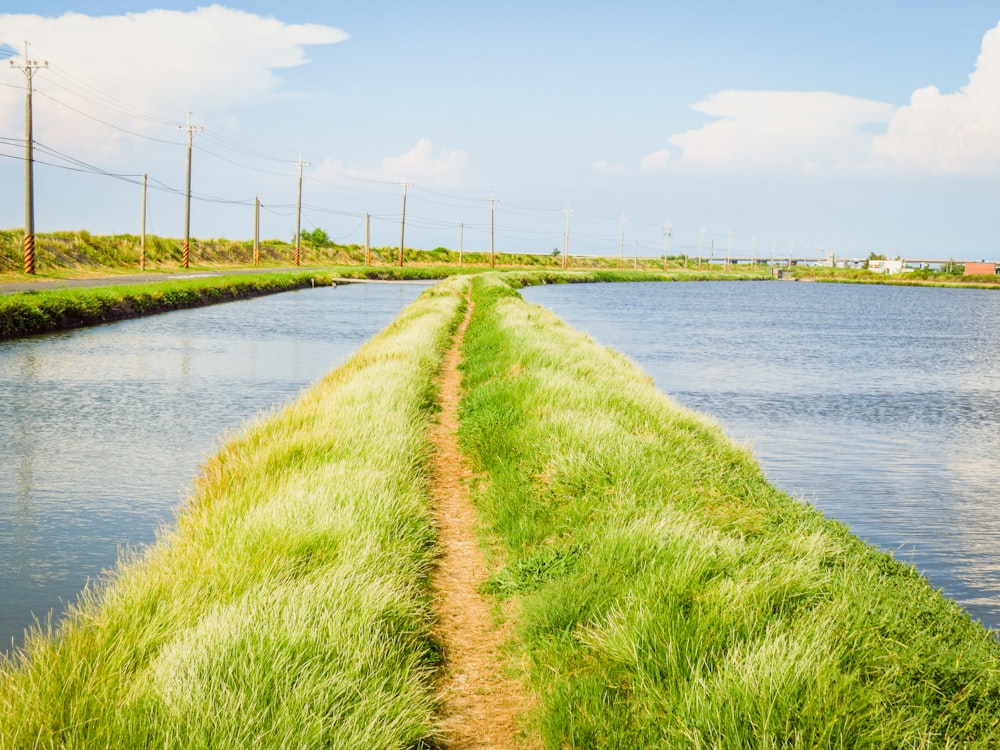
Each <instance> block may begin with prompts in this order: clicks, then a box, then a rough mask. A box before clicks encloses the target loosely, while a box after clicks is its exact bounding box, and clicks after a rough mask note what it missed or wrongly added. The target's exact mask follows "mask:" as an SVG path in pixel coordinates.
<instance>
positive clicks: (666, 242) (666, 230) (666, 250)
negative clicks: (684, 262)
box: [663, 224, 671, 271]
mask: <svg viewBox="0 0 1000 750" xmlns="http://www.w3.org/2000/svg"><path fill="white" fill-rule="evenodd" d="M670 234H671V232H670V225H669V224H666V225H665V226H664V227H663V270H664V271H666V270H667V257H668V256H669V255H670Z"/></svg>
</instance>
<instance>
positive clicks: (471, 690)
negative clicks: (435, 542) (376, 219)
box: [431, 300, 528, 750]
mask: <svg viewBox="0 0 1000 750" xmlns="http://www.w3.org/2000/svg"><path fill="white" fill-rule="evenodd" d="M471 315H472V302H471V300H470V301H469V308H468V311H467V312H466V316H465V320H463V321H462V324H461V326H460V327H459V329H458V332H457V333H456V335H455V340H454V342H453V344H452V347H451V349H450V350H449V351H448V353H447V355H446V356H445V360H444V366H443V368H442V371H441V376H440V381H439V385H440V389H441V395H440V399H441V415H440V421H439V423H438V424H437V425H436V426H435V428H434V430H433V432H432V436H431V439H432V441H433V444H434V446H435V449H436V450H435V457H434V475H433V479H432V491H433V493H434V498H435V514H436V517H437V525H438V535H439V543H440V546H441V555H440V557H439V559H438V563H437V567H436V569H435V571H434V573H433V574H432V576H431V584H432V586H433V589H434V592H435V601H436V611H437V615H438V626H437V629H436V635H437V637H438V639H439V640H440V642H441V644H442V646H443V648H444V658H445V672H444V675H443V676H442V678H441V681H440V683H439V690H440V695H441V697H442V713H443V717H442V722H441V726H442V729H443V730H444V733H445V737H444V739H445V742H444V747H446V748H449V750H465V749H466V748H477V749H478V748H483V749H486V748H490V749H492V748H496V749H497V750H500V749H501V748H502V749H503V750H508V749H509V748H514V747H518V746H524V743H523V742H519V740H518V728H517V724H516V717H517V715H518V714H519V713H520V712H522V711H524V710H525V709H526V708H527V706H528V703H527V700H526V698H525V696H524V693H523V690H522V688H521V686H520V685H519V684H518V683H517V682H516V681H513V680H510V679H508V678H506V677H505V676H504V675H503V674H502V672H503V659H502V657H501V655H500V645H501V643H502V642H503V641H504V639H505V638H506V637H507V630H506V629H504V628H502V627H499V628H498V627H497V626H496V625H495V624H494V621H493V617H492V614H491V605H490V603H489V602H488V601H487V600H486V599H484V598H483V597H482V596H480V595H479V593H478V592H477V587H478V586H479V584H480V583H481V582H482V581H483V580H484V579H485V578H486V575H487V568H486V563H485V561H484V559H483V554H482V552H481V550H480V548H479V545H478V541H477V538H476V513H475V509H474V508H473V506H472V503H471V502H470V499H469V493H468V488H467V487H466V485H465V484H464V483H463V481H462V480H463V478H466V477H468V476H469V472H468V468H467V467H466V465H465V460H464V458H463V456H462V455H461V453H460V452H459V450H458V441H457V438H456V435H455V431H456V430H457V428H458V401H459V385H460V381H461V375H460V373H459V371H458V364H459V362H460V361H461V354H460V352H459V347H460V345H461V342H462V338H463V336H464V335H465V329H466V327H467V325H468V322H469V319H470V317H471Z"/></svg>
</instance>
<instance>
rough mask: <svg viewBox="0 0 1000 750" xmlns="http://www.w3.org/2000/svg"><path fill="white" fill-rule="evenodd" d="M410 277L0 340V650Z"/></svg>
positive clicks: (305, 378)
mask: <svg viewBox="0 0 1000 750" xmlns="http://www.w3.org/2000/svg"><path fill="white" fill-rule="evenodd" d="M423 289H424V287H422V286H419V285H399V284H397V285H381V284H358V285H353V284H352V285H348V286H340V287H337V288H335V289H330V288H325V289H314V290H303V291H299V292H288V293H284V294H278V295H274V296H269V297H262V298H259V299H255V300H248V301H244V302H233V303H229V304H225V305H216V306H213V307H205V308H200V309H197V310H186V311H181V312H174V313H169V314H167V315H159V316H154V317H150V318H144V319H138V320H131V321H125V322H122V323H117V324H113V325H107V326H100V327H97V328H90V329H85V330H80V331H73V332H69V333H63V334H57V335H51V336H41V337H35V338H31V339H26V340H23V341H12V342H0V466H2V467H3V468H2V470H0V649H3V648H4V647H9V646H10V645H11V642H12V641H13V642H15V643H19V642H20V640H21V636H22V634H23V631H24V628H25V627H27V626H28V625H30V624H31V623H32V622H33V616H38V617H39V618H40V619H43V620H44V618H45V617H46V615H47V613H48V612H49V611H50V610H54V611H55V614H56V616H57V617H58V614H59V612H60V611H62V610H63V608H64V607H65V605H66V603H68V602H72V601H74V600H75V599H76V597H77V595H78V594H79V592H80V590H81V589H82V588H83V586H84V585H85V584H86V582H87V580H88V579H93V578H96V577H98V576H100V574H101V571H102V570H105V569H108V568H110V567H112V566H113V565H114V563H115V561H116V559H117V557H118V553H119V550H120V549H123V548H125V547H135V546H139V545H143V544H146V543H148V542H150V541H152V540H153V539H154V537H155V532H156V529H157V528H158V527H159V526H161V525H163V524H164V523H170V522H171V521H172V520H173V518H174V515H175V511H176V509H177V507H178V505H179V504H180V503H181V502H182V501H183V500H184V498H185V497H186V495H187V492H188V490H189V488H190V486H191V482H192V480H193V479H194V477H195V476H196V475H197V473H198V467H199V465H200V464H201V462H202V461H203V460H204V458H205V457H206V456H207V455H210V454H211V453H212V452H214V450H215V449H216V448H218V447H219V445H220V443H221V441H222V439H223V438H224V437H225V435H226V433H228V432H231V431H233V430H236V429H237V428H239V426H240V425H241V424H242V423H243V422H244V421H245V420H247V419H248V418H251V417H253V416H254V415H256V414H257V413H258V412H260V411H263V410H268V409H270V408H271V406H272V405H280V404H282V403H285V402H288V401H290V400H292V399H293V398H294V397H295V396H296V395H297V394H298V393H300V392H301V390H302V389H303V388H304V387H305V386H306V385H308V384H309V383H311V382H313V381H315V380H317V379H318V378H320V377H322V376H323V375H324V374H326V373H327V372H328V371H329V370H331V369H333V368H334V367H335V366H336V365H338V364H339V363H340V362H342V361H344V360H345V359H346V358H347V357H348V356H349V355H350V353H351V352H353V351H354V350H355V349H357V348H358V346H360V345H361V344H362V343H363V342H364V341H366V340H367V339H369V338H370V337H371V336H372V335H374V334H375V333H377V332H378V331H380V330H381V329H382V328H384V327H385V326H386V325H388V323H389V322H391V321H392V320H393V318H395V317H396V315H397V314H398V313H399V311H400V310H401V309H402V308H403V307H404V306H405V305H407V304H408V303H409V302H411V301H412V300H414V299H415V298H416V297H417V295H418V294H419V293H420V292H421V291H423Z"/></svg>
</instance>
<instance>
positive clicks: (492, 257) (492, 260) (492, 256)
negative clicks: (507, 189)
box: [490, 191, 497, 268]
mask: <svg viewBox="0 0 1000 750" xmlns="http://www.w3.org/2000/svg"><path fill="white" fill-rule="evenodd" d="M496 202H497V199H496V197H495V196H494V195H493V192H492V191H490V268H493V266H494V264H495V262H496V260H495V254H494V251H493V232H494V224H493V213H494V211H493V209H494V206H495V205H496Z"/></svg>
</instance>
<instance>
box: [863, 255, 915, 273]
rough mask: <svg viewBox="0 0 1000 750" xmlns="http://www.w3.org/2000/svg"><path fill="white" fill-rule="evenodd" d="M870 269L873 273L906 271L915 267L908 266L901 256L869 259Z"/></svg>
mask: <svg viewBox="0 0 1000 750" xmlns="http://www.w3.org/2000/svg"><path fill="white" fill-rule="evenodd" d="M868 270H869V271H871V272H872V273H905V272H906V271H912V270H913V269H912V268H907V267H906V264H905V263H903V261H902V260H901V259H900V258H894V259H891V260H874V259H872V260H869V261H868Z"/></svg>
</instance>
